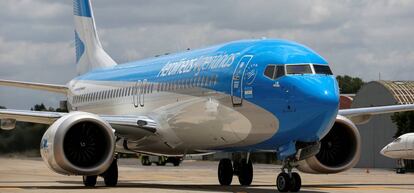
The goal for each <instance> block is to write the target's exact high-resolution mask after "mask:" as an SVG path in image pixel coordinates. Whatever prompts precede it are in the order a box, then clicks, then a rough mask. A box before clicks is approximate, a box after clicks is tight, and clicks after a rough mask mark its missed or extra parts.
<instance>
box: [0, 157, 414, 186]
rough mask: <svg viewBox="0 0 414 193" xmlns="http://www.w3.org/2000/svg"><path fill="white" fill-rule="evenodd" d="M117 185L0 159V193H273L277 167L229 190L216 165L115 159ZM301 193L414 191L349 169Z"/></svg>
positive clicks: (383, 176)
mask: <svg viewBox="0 0 414 193" xmlns="http://www.w3.org/2000/svg"><path fill="white" fill-rule="evenodd" d="M119 164H120V168H119V185H118V186H117V187H114V188H107V187H104V186H103V179H102V178H100V179H98V180H99V182H98V186H97V187H96V188H85V187H84V186H83V184H82V182H81V177H79V176H62V175H59V174H56V173H54V172H52V171H51V170H49V169H48V168H47V167H46V165H45V164H44V163H43V161H41V159H29V158H0V193H3V192H33V193H35V192H39V193H52V192H77V193H78V192H91V193H92V192H108V193H117V192H119V193H121V192H122V193H127V192H134V193H140V192H150V193H161V192H174V193H182V192H191V193H193V192H203V193H208V192H235V193H244V192H246V193H267V192H277V190H276V187H275V178H276V175H277V173H278V172H279V171H280V169H279V168H280V166H276V165H265V164H255V165H254V179H253V183H252V186H249V187H243V186H239V185H238V179H237V177H235V178H233V185H232V186H227V187H223V186H219V185H218V181H217V176H216V175H217V171H216V170H217V165H218V162H210V161H190V160H189V161H184V163H183V164H182V165H181V166H179V167H174V166H172V165H167V166H141V165H140V164H139V160H137V159H121V160H120V162H119ZM301 176H302V181H303V186H302V191H301V192H307V193H324V192H361V193H368V192H376V193H377V192H399V193H403V192H411V193H412V192H414V174H395V172H393V171H389V170H381V169H375V170H373V169H371V170H368V171H367V170H366V169H352V170H349V171H347V172H344V173H340V174H331V175H311V174H301Z"/></svg>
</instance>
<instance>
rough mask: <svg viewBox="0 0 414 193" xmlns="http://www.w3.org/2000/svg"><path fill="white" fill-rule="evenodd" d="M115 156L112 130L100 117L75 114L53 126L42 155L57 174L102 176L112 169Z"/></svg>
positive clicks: (42, 142)
mask: <svg viewBox="0 0 414 193" xmlns="http://www.w3.org/2000/svg"><path fill="white" fill-rule="evenodd" d="M114 152H115V135H114V131H113V129H112V127H111V126H110V125H109V124H108V123H107V122H106V121H104V120H102V119H101V118H100V117H99V116H97V115H94V114H90V113H85V112H72V113H69V114H67V115H65V116H63V117H61V118H60V119H58V120H57V121H56V122H54V123H53V124H52V125H51V126H50V127H49V129H48V130H47V131H46V132H45V134H44V135H43V138H42V141H41V144H40V153H41V155H42V158H43V160H44V161H45V162H46V163H47V165H48V166H49V167H50V168H51V169H52V170H53V171H55V172H57V173H60V174H64V175H99V174H102V173H104V172H105V171H106V170H107V169H108V168H109V166H110V165H111V163H112V161H113V158H114Z"/></svg>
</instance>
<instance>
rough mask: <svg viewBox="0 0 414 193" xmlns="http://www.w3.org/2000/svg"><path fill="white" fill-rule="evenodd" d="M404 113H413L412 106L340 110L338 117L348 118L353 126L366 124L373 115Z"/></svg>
mask: <svg viewBox="0 0 414 193" xmlns="http://www.w3.org/2000/svg"><path fill="white" fill-rule="evenodd" d="M404 111H414V104H410V105H390V106H379V107H364V108H355V109H341V110H339V112H338V115H342V116H345V117H348V118H349V119H351V121H352V122H354V123H355V124H364V123H366V122H368V121H369V120H370V119H371V117H372V116H373V115H379V114H387V113H395V112H404Z"/></svg>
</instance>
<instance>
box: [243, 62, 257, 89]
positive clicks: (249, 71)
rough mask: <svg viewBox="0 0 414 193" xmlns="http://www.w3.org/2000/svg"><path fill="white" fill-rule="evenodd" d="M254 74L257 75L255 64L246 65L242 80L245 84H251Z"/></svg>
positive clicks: (254, 77)
mask: <svg viewBox="0 0 414 193" xmlns="http://www.w3.org/2000/svg"><path fill="white" fill-rule="evenodd" d="M256 75H257V64H249V65H247V67H246V70H245V73H244V81H245V83H246V85H251V84H253V82H254V80H255V79H256Z"/></svg>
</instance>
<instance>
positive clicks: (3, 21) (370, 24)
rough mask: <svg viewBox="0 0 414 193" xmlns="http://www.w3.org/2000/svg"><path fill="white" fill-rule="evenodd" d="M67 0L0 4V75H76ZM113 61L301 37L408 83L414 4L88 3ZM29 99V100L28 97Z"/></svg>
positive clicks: (343, 66) (0, 92)
mask: <svg viewBox="0 0 414 193" xmlns="http://www.w3.org/2000/svg"><path fill="white" fill-rule="evenodd" d="M71 3H72V2H71V1H55V0H4V1H0V25H1V26H2V27H1V28H0V68H1V72H0V78H1V79H15V80H25V81H37V82H46V83H59V84H64V83H65V82H67V81H69V80H70V79H71V78H72V77H73V76H75V67H74V61H75V58H74V49H73V41H74V40H73V20H72V5H71ZM93 5H94V9H95V17H96V21H97V28H98V32H99V35H100V37H101V40H102V42H103V45H104V47H105V49H106V50H107V51H108V52H109V54H110V55H111V56H112V57H113V58H114V59H115V60H116V61H118V62H127V61H131V60H137V59H142V58H146V57H151V56H154V55H158V54H163V53H166V52H177V51H183V50H185V49H187V48H198V47H205V46H209V45H213V44H218V43H222V42H226V41H232V40H237V39H248V38H261V37H268V38H283V39H289V40H293V41H297V42H300V43H303V44H305V45H307V46H309V47H311V48H312V49H314V50H315V51H317V52H318V53H320V54H321V55H322V56H324V57H325V58H326V59H327V60H328V61H329V62H330V63H331V66H332V68H333V70H334V72H335V73H337V74H349V75H352V76H359V77H362V78H363V79H365V80H367V81H369V80H374V79H377V77H378V74H379V73H381V76H382V77H383V78H384V79H392V80H413V76H412V73H411V72H412V71H413V70H414V67H413V62H414V53H413V50H414V49H413V47H414V38H412V36H413V35H412V34H413V33H414V25H412V21H413V20H414V12H413V11H412V10H414V1H409V0H391V1H390V0H361V1H356V0H344V1H326V0H315V1H301V0H292V1H268V0H255V1H243V0H242V1H237V0H221V1H218V0H211V1H201V0H182V1H173V2H172V1H165V0H140V1H136V0H122V1H117V2H116V3H114V1H110V0H94V1H93ZM27 96H32V97H27ZM60 99H61V96H59V95H54V94H48V93H43V92H39V91H35V92H34V91H22V90H21V89H11V88H0V104H4V105H6V106H8V107H13V108H25V109H27V108H29V107H30V106H32V105H33V104H35V103H39V102H45V103H46V104H48V105H53V106H57V101H59V100H60Z"/></svg>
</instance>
